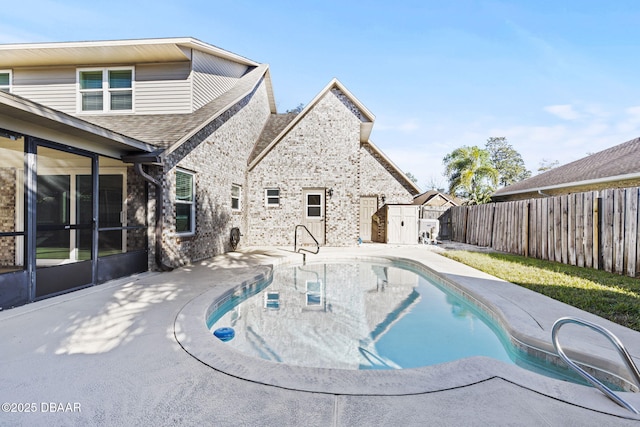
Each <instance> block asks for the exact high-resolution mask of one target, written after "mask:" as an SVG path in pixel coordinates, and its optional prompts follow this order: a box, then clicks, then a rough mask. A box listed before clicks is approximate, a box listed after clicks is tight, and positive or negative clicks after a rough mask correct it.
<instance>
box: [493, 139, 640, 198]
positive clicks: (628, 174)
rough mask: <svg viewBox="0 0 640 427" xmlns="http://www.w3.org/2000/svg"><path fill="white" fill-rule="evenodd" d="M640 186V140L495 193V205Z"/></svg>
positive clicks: (557, 168) (615, 147) (626, 143)
mask: <svg viewBox="0 0 640 427" xmlns="http://www.w3.org/2000/svg"><path fill="white" fill-rule="evenodd" d="M638 186H640V138H636V139H632V140H631V141H627V142H625V143H623V144H620V145H616V146H614V147H611V148H608V149H606V150H603V151H600V152H598V153H595V154H591V155H590V156H587V157H584V158H582V159H579V160H576V161H574V162H571V163H568V164H566V165H563V166H559V167H556V168H554V169H551V170H549V171H547V172H544V173H541V174H539V175H536V176H534V177H531V178H528V179H525V180H523V181H520V182H517V183H515V184H512V185H509V186H506V187H503V188H501V189H499V190H498V191H496V192H495V193H494V194H493V196H492V200H493V201H496V202H503V201H512V200H523V199H531V198H539V197H546V196H559V195H563V194H570V193H579V192H585V191H595V190H603V189H609V188H627V187H638Z"/></svg>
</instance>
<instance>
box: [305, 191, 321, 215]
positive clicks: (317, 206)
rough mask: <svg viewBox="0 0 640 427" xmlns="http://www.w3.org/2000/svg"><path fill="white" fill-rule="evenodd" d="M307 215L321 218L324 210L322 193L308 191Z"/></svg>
mask: <svg viewBox="0 0 640 427" xmlns="http://www.w3.org/2000/svg"><path fill="white" fill-rule="evenodd" d="M305 216H306V217H307V218H315V219H320V218H322V217H323V212H322V193H307V195H306V200H305Z"/></svg>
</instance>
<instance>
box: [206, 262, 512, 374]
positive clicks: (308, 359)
mask: <svg viewBox="0 0 640 427" xmlns="http://www.w3.org/2000/svg"><path fill="white" fill-rule="evenodd" d="M229 306H232V307H231V308H230V309H229V311H227V312H226V313H223V311H224V310H225V309H224V308H221V309H219V310H217V311H216V312H214V313H213V315H212V317H211V318H210V319H209V322H208V326H209V327H210V328H211V330H212V331H213V330H215V329H217V328H220V327H232V328H233V329H234V330H235V338H234V339H233V340H231V341H229V342H228V343H227V344H228V345H230V346H233V347H235V348H236V349H238V350H239V351H242V352H243V353H245V354H248V355H251V356H255V357H261V358H263V359H267V360H272V361H276V362H285V363H288V364H291V365H299V366H309V367H324V368H341V369H399V368H414V367H420V366H426V365H433V364H437V363H442V362H447V361H451V360H456V359H461V358H464V357H470V356H479V355H482V356H488V357H492V358H495V359H499V360H503V361H511V356H510V351H509V350H508V349H507V348H508V346H507V347H505V345H504V343H505V342H506V341H505V337H504V336H501V333H500V330H499V329H498V328H496V327H495V326H493V325H491V326H490V323H488V322H486V319H485V316H484V315H483V314H482V313H481V311H480V310H478V309H477V308H476V307H475V306H473V305H472V304H470V303H469V302H467V301H466V300H464V299H461V298H459V297H458V296H456V295H454V294H452V293H451V292H450V291H447V290H445V288H444V287H441V286H438V285H436V284H435V283H434V282H433V281H432V280H430V279H428V278H427V277H426V276H424V275H421V274H417V273H416V272H414V271H411V270H409V269H406V268H401V267H400V266H399V265H395V264H391V263H389V264H388V265H383V264H371V263H364V262H356V263H348V264H347V263H330V264H311V265H305V266H289V267H280V268H276V269H275V270H274V273H273V280H272V283H271V284H270V285H269V286H268V287H265V288H264V289H263V290H262V291H261V292H259V293H257V294H255V295H253V296H251V297H249V298H247V299H245V300H244V301H239V300H238V301H233V302H230V303H229Z"/></svg>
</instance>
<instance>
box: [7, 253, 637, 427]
mask: <svg viewBox="0 0 640 427" xmlns="http://www.w3.org/2000/svg"><path fill="white" fill-rule="evenodd" d="M352 256H357V257H365V258H376V257H386V256H392V257H400V258H403V259H408V260H413V261H415V262H419V263H422V264H425V265H427V266H429V268H431V269H433V270H434V271H435V272H437V273H438V274H440V275H441V276H442V277H443V278H444V279H445V280H447V281H450V282H451V283H452V284H454V286H459V287H461V288H464V289H466V292H468V293H469V294H470V295H471V296H472V297H474V298H476V299H477V300H478V301H479V302H480V303H482V304H486V305H488V306H491V307H493V310H495V313H497V314H496V316H497V317H498V318H499V319H501V321H503V322H505V326H507V324H508V328H509V332H510V333H511V334H512V335H514V336H516V337H517V338H518V339H520V340H529V341H531V342H533V343H539V344H541V345H543V346H549V345H550V339H551V338H550V329H551V325H552V324H553V322H554V321H555V320H556V319H557V318H559V317H562V316H566V315H580V317H583V318H586V319H587V320H596V321H597V323H600V324H602V325H603V326H605V327H606V328H608V329H610V330H612V331H613V332H614V333H616V334H617V335H618V336H619V337H620V338H621V340H622V341H623V342H624V343H625V345H627V346H628V348H629V350H630V352H631V354H632V355H633V356H634V358H635V359H636V363H640V358H639V356H640V333H637V332H634V331H631V330H629V329H626V328H623V327H620V326H618V325H615V324H612V323H610V322H607V321H605V320H603V319H598V318H595V316H591V315H588V314H586V313H584V312H580V311H579V310H576V309H575V308H572V307H569V306H566V305H564V304H561V303H558V302H556V301H553V300H550V299H548V298H546V297H542V296H540V295H538V294H535V293H533V292H529V291H527V290H525V289H522V288H520V287H517V286H515V285H511V284H509V283H506V282H503V281H500V280H498V279H496V278H494V277H491V276H488V275H485V274H484V273H481V272H478V271H477V270H474V269H471V268H468V267H466V266H463V265H461V264H458V263H456V262H453V261H451V260H448V259H446V258H444V257H441V256H439V255H438V254H437V253H435V252H434V251H433V250H432V249H431V248H429V247H425V246H411V247H393V246H388V245H363V246H362V247H356V248H344V249H337V248H322V249H321V251H320V254H319V255H317V256H314V255H308V256H307V260H308V261H310V260H311V258H313V257H315V258H314V259H317V258H344V257H352ZM300 258H301V256H300V255H299V254H292V253H291V252H290V251H287V250H278V249H268V248H248V249H245V250H243V251H241V252H236V253H230V254H226V255H224V256H220V257H216V258H214V259H210V260H206V261H204V262H202V263H199V264H198V265H194V266H189V267H185V268H181V269H177V270H174V271H173V272H170V273H145V274H141V275H138V276H135V277H130V278H127V279H126V280H118V281H113V282H109V283H106V284H103V285H100V286H95V287H91V288H87V289H84V290H81V291H77V292H73V293H70V294H66V295H62V296H59V297H55V298H50V299H47V300H43V301H40V302H37V303H33V304H29V305H26V306H22V307H18V308H15V309H11V310H6V311H3V312H0V343H1V344H0V346H1V347H0V369H1V372H2V376H1V378H0V403H1V404H3V406H2V408H3V411H2V413H0V425H7V426H20V425H24V426H38V425H46V426H57V425H60V426H69V425H71V426H73V425H78V426H87V425H107V426H131V425H141V426H146V425H154V426H157V425H209V426H373V425H376V426H378V425H380V426H386V425H392V426H410V425H411V426H412V425H416V426H417V425H420V426H424V425H438V426H442V425H456V426H466V425H478V426H485V425H523V426H539V425H549V426H571V425H575V426H591V425H593V426H596V425H597V426H604V425H606V426H617V425H620V426H626V425H629V426H631V425H633V426H638V425H640V422H639V421H640V417H637V416H634V415H633V414H631V412H629V411H627V410H625V409H623V408H621V407H619V406H617V405H616V404H614V403H613V402H611V401H610V400H609V399H607V398H606V397H604V395H602V394H601V393H600V392H599V391H597V390H595V389H593V388H587V387H583V386H578V385H575V384H569V383H565V382H561V381H556V380H551V379H548V378H546V377H542V376H539V375H536V374H532V373H529V372H528V371H525V370H522V369H520V368H517V367H515V366H510V365H506V364H502V363H500V362H497V361H493V360H490V359H485V358H471V359H465V360H462V361H457V362H452V363H448V364H443V365H437V366H433V367H426V368H420V369H416V370H403V371H376V372H378V374H375V373H371V372H370V371H353V372H346V373H345V372H344V371H340V372H336V371H331V370H313V369H306V370H304V368H300V369H289V368H288V367H286V366H276V367H274V366H273V365H274V364H269V362H266V361H256V360H255V359H253V360H249V361H248V363H247V358H246V356H243V355H238V354H237V353H234V352H232V351H231V350H229V349H228V348H226V347H223V346H221V343H219V342H218V341H217V340H215V339H214V338H213V337H211V335H210V334H209V333H208V331H207V330H206V325H204V313H201V312H200V310H201V309H202V307H204V306H206V305H207V304H210V303H211V300H210V299H208V298H209V296H210V295H212V294H221V293H223V292H224V291H225V290H227V289H229V288H230V287H231V286H234V285H236V284H238V283H241V282H243V281H250V280H252V279H254V278H255V277H257V275H260V274H261V273H263V272H264V271H265V267H264V266H267V265H269V264H274V263H275V264H277V263H283V262H291V261H300ZM205 293H207V296H205V297H204V298H197V297H198V296H200V295H202V294H205ZM193 310H195V313H196V315H195V316H194V315H193V313H194V311H193ZM197 313H201V314H202V317H201V318H199V315H198V314H197ZM582 329H584V328H582ZM571 335H572V337H571V338H575V339H569V340H567V341H568V343H569V345H571V346H572V347H575V348H576V349H577V350H581V349H583V348H584V351H586V352H588V353H589V354H591V355H592V356H593V357H594V358H598V359H600V358H602V359H605V360H611V361H612V362H611V363H613V361H616V360H619V359H618V358H617V355H616V354H615V353H614V352H612V351H611V350H609V348H610V346H608V345H607V343H606V342H604V343H603V342H601V341H599V340H598V339H597V337H593V334H589V333H588V331H586V334H583V331H576V333H575V334H573V333H572V334H571ZM574 335H575V337H574ZM201 342H208V343H211V345H212V346H213V350H211V349H207V350H198V348H199V346H198V344H199V343H201ZM563 342H564V341H563ZM216 346H217V347H216ZM218 350H220V351H218ZM190 353H192V354H190ZM194 356H195V357H194ZM265 363H266V365H265ZM301 369H302V370H301ZM300 390H307V391H300ZM623 395H624V398H625V399H628V401H629V402H630V403H632V404H633V405H634V406H635V407H636V408H640V393H623ZM6 403H8V404H9V405H8V406H7V405H6ZM7 410H9V412H7ZM11 411H17V412H11ZM27 411H30V412H27Z"/></svg>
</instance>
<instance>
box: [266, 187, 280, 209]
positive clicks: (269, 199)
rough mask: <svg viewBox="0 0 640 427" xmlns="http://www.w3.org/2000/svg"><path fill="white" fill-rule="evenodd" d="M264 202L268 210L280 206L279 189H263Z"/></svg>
mask: <svg viewBox="0 0 640 427" xmlns="http://www.w3.org/2000/svg"><path fill="white" fill-rule="evenodd" d="M264 202H265V205H266V206H267V207H268V208H271V207H275V206H280V189H279V188H265V190H264Z"/></svg>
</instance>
